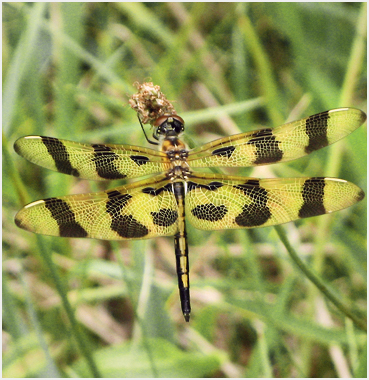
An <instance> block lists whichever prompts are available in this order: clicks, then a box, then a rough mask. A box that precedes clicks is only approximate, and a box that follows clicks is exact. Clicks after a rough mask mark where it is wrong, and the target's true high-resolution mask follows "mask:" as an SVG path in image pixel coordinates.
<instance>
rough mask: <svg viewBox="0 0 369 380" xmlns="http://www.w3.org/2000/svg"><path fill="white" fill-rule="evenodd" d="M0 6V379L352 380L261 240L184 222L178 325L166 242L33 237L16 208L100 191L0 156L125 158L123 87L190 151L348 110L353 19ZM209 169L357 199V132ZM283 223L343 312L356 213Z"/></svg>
mask: <svg viewBox="0 0 369 380" xmlns="http://www.w3.org/2000/svg"><path fill="white" fill-rule="evenodd" d="M2 6H3V45H2V46H3V163H4V164H3V223H4V228H3V326H4V327H3V376H4V377H72V376H73V377H89V376H91V375H92V376H94V377H96V376H98V374H100V375H101V376H117V377H123V376H138V377H154V376H159V377H160V376H165V377H177V376H179V377H186V376H188V377H205V376H206V377H209V376H210V377H211V376H214V377H215V376H216V377H272V376H276V377H348V376H355V377H364V376H365V375H366V369H365V368H366V367H365V364H366V350H365V347H366V336H365V335H364V333H363V332H362V331H360V330H359V329H357V327H355V325H354V324H353V323H352V322H351V321H350V320H349V319H347V318H345V317H344V316H343V315H342V314H340V313H339V312H338V311H337V310H336V309H335V308H334V307H332V305H331V304H330V303H327V302H326V301H325V298H324V296H323V295H322V294H321V293H319V292H318V291H317V290H316V289H315V288H314V287H313V286H312V285H311V284H310V283H309V282H308V281H307V280H306V278H305V277H304V276H302V275H301V274H300V272H299V270H298V269H296V268H295V267H294V266H293V264H292V263H291V261H290V260H289V258H288V256H287V255H286V253H285V249H284V248H283V246H282V244H281V242H280V241H279V239H278V237H277V234H276V233H275V232H274V230H273V228H264V229H253V230H250V231H246V232H245V231H224V232H217V233H210V232H204V231H199V230H195V229H194V228H192V227H189V231H188V235H189V241H190V266H191V290H192V291H191V295H192V309H193V310H192V316H191V322H190V323H189V324H186V323H185V322H184V321H183V317H182V315H181V312H180V306H179V300H178V290H177V283H176V275H175V271H174V265H175V260H174V255H173V247H172V245H173V243H172V240H173V239H171V238H158V239H155V240H147V241H137V242H133V243H132V242H124V243H119V244H118V243H108V242H101V241H94V240H90V241H89V240H82V239H57V238H50V237H39V238H38V239H36V238H35V236H34V235H32V234H30V233H27V232H25V231H21V230H19V229H17V227H16V226H15V225H14V222H13V218H14V215H15V213H16V211H17V210H18V209H19V208H20V207H22V206H23V205H24V204H25V203H27V202H29V201H32V200H36V199H42V198H46V197H50V196H58V195H66V194H72V193H80V192H89V191H98V190H100V189H106V188H108V187H109V188H111V187H113V186H114V185H116V182H114V183H113V184H108V185H106V184H103V185H102V184H100V183H98V184H96V183H92V182H91V183H89V182H87V181H78V180H76V179H74V178H68V177H67V176H64V175H62V174H58V173H49V172H47V171H46V170H43V169H40V168H39V167H36V166H34V165H32V164H30V163H28V162H26V161H25V160H23V159H21V158H20V157H18V156H17V155H16V154H15V152H14V151H13V148H12V145H13V143H14V141H15V140H16V139H17V138H18V137H20V136H23V135H37V134H41V135H50V136H54V137H59V138H67V139H71V140H76V141H83V142H91V143H92V142H114V143H117V144H119V143H127V144H132V145H144V146H145V145H146V144H147V143H146V141H145V139H144V136H143V134H142V131H141V130H140V127H139V125H138V123H137V119H136V115H135V113H134V112H133V111H132V110H130V108H129V106H128V103H127V100H128V97H129V96H130V95H131V94H132V93H134V92H135V87H134V86H133V83H134V82H135V81H139V82H141V83H142V82H144V81H148V80H149V81H152V82H154V83H155V84H158V85H160V86H161V89H162V91H163V92H164V93H165V94H166V96H167V98H168V99H170V100H173V101H174V102H175V107H176V109H177V112H178V113H179V114H180V115H181V116H182V117H183V118H184V120H185V121H186V127H187V130H186V136H187V139H188V142H189V144H190V145H192V144H194V145H201V144H203V143H205V142H208V141H210V140H212V139H214V138H216V137H220V136H225V135H229V134H234V133H237V132H239V131H249V130H253V129H256V128H258V127H259V126H261V125H267V126H273V125H274V126H277V125H278V124H280V123H283V122H284V121H285V120H287V119H288V120H291V119H298V118H300V117H306V116H309V115H311V114H314V113H317V112H321V111H324V110H327V109H330V108H336V107H340V106H354V107H357V108H360V109H363V110H364V111H365V110H366V89H367V85H366V61H365V57H366V51H365V49H366V4H365V3H316V2H312V3H288V2H283V3H282V2H281V3H270V2H268V3H227V2H226V3H206V2H205V3H204V2H202V3H102V2H97V3H88V2H85V3H10V2H9V3H3V4H2ZM209 108H210V111H209ZM224 172H225V173H231V174H233V173H234V174H236V173H237V174H244V175H252V176H261V177H268V176H280V177H294V176H303V175H304V176H337V177H340V178H344V179H347V180H350V181H352V182H354V183H356V184H357V185H359V186H361V187H362V188H363V189H364V190H365V187H366V128H365V127H361V128H359V130H357V131H356V132H355V133H354V134H352V135H350V136H349V137H348V138H346V139H345V140H344V141H343V142H342V143H338V144H335V145H334V146H332V147H330V148H327V149H324V150H323V151H321V152H316V153H314V154H313V155H311V156H309V157H305V158H302V159H300V160H298V161H296V162H292V163H288V164H279V165H273V166H266V167H262V168H257V169H254V170H253V169H251V168H247V169H242V170H239V171H237V172H236V171H234V170H224ZM118 184H120V183H118ZM104 185H105V187H104ZM284 228H285V230H286V233H287V236H288V239H289V241H290V243H291V244H292V245H293V246H294V247H295V249H296V250H297V251H298V253H299V255H300V256H301V257H302V258H303V259H304V261H306V263H307V264H308V265H309V266H311V267H313V268H314V270H315V271H316V272H317V273H318V274H319V275H320V276H321V277H322V278H323V279H324V281H325V282H326V284H327V285H328V286H329V287H330V288H331V289H332V290H333V292H335V293H336V294H337V295H338V296H339V297H340V298H341V299H342V300H343V302H345V303H346V304H347V305H348V307H349V308H350V309H351V310H352V311H353V312H354V313H356V314H357V315H358V316H360V317H363V316H364V313H365V311H366V284H365V281H366V214H365V201H364V202H361V203H360V204H358V205H356V206H354V207H352V208H350V209H347V210H344V211H342V212H339V213H336V214H334V215H330V216H322V217H319V218H312V219H308V220H304V221H301V222H297V223H295V224H293V223H290V224H288V225H286V226H284ZM45 253H46V255H47V256H48V257H49V258H50V259H52V260H50V262H48V260H45ZM50 263H51V264H50ZM50 265H54V267H53V269H52V271H51V272H50ZM154 272H155V275H154ZM58 279H59V280H58ZM60 280H61V281H60ZM58 281H59V282H58ZM60 292H61V293H62V294H63V295H64V297H65V296H67V299H66V298H65V299H64V298H63V297H62V302H61V301H60V294H61V293H60ZM67 301H69V304H70V305H71V306H72V308H73V310H74V312H75V316H76V320H73V318H72V320H71V317H70V314H71V310H69V311H68V309H66V306H65V305H66V304H67V305H68V302H67ZM72 315H73V313H72ZM67 316H68V317H67ZM76 342H77V344H76ZM81 345H82V347H84V348H85V349H84V350H82V351H81ZM106 346H109V347H106ZM111 358H114V359H115V360H113V361H112V360H111ZM107 359H109V360H107ZM139 363H142V366H137V364H139Z"/></svg>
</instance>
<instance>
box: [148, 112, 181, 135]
mask: <svg viewBox="0 0 369 380" xmlns="http://www.w3.org/2000/svg"><path fill="white" fill-rule="evenodd" d="M153 126H154V128H155V130H154V133H153V137H154V139H156V140H159V137H160V136H164V137H178V136H179V134H180V133H182V132H183V131H184V121H183V119H182V118H181V117H180V116H178V115H163V116H160V117H159V118H158V119H156V121H155V123H154V125H153Z"/></svg>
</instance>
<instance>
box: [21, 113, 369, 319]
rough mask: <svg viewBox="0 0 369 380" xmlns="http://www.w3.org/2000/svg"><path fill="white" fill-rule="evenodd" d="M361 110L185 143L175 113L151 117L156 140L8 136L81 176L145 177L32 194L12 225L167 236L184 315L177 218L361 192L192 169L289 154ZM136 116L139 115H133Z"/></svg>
mask: <svg viewBox="0 0 369 380" xmlns="http://www.w3.org/2000/svg"><path fill="white" fill-rule="evenodd" d="M365 120H366V115H365V113H364V112H362V111H361V110H358V109H355V108H338V109H332V110H329V111H325V112H321V113H318V114H316V115H312V116H309V117H307V118H304V119H301V120H298V121H294V122H290V123H286V124H283V125H281V126H279V127H277V128H275V129H271V128H264V129H259V130H256V131H252V132H246V133H240V134H236V135H232V136H228V137H223V138H219V139H217V140H214V141H212V142H209V143H207V144H205V145H202V146H200V147H197V148H194V149H191V150H189V149H188V148H187V147H186V145H185V144H184V142H183V141H182V139H181V137H180V136H181V135H182V133H183V132H184V129H185V127H184V121H183V119H182V118H181V117H180V116H178V115H177V114H176V113H173V114H164V115H161V116H160V117H158V118H157V119H156V120H155V122H154V123H153V139H154V140H155V141H151V140H149V139H148V138H147V137H146V138H147V140H148V141H149V142H150V143H152V144H156V145H159V146H160V149H159V150H156V149H151V148H145V147H139V146H132V145H112V144H82V143H79V142H73V141H67V140H62V139H58V138H53V137H45V136H26V137H22V138H20V139H18V140H17V141H16V142H15V144H14V148H15V151H16V152H17V153H18V154H19V155H21V156H22V157H24V158H25V159H27V160H29V161H30V162H32V163H34V164H37V165H40V166H42V167H44V168H47V169H51V170H54V171H57V172H60V173H64V174H69V175H72V176H75V177H78V178H83V179H89V180H103V181H104V180H117V179H123V178H124V179H128V178H137V177H140V176H144V175H149V174H151V175H152V176H151V177H149V178H148V179H142V180H138V181H136V182H133V183H130V184H127V185H124V186H120V187H115V188H112V189H110V190H105V191H100V192H96V193H90V194H78V195H67V196H61V197H53V198H48V199H43V200H38V201H35V202H32V203H30V204H28V205H26V206H24V207H23V208H22V209H21V210H20V211H19V212H18V213H17V215H16V217H15V223H16V225H17V226H18V227H20V228H23V229H25V230H27V231H31V232H34V233H37V234H43V235H51V236H61V237H68V238H94V239H104V240H131V239H148V238H155V237H158V236H174V247H175V258H176V270H177V277H178V287H179V295H180V302H181V308H182V313H183V316H184V319H185V321H187V322H188V321H189V320H190V313H191V305H190V290H189V289H190V281H189V259H188V243H187V232H186V222H187V221H188V222H190V223H191V224H192V225H193V226H194V227H196V228H198V229H201V230H223V229H232V228H237V229H242V228H254V227H264V226H272V225H277V224H282V223H287V222H290V221H294V220H298V219H300V218H307V217H312V216H317V215H322V214H329V213H331V212H334V211H338V210H341V209H344V208H346V207H349V206H352V205H354V204H355V203H356V202H359V201H360V200H362V199H363V198H364V192H363V190H361V189H360V188H359V187H358V186H356V185H355V184H353V183H351V182H348V181H345V180H343V179H337V178H326V177H304V178H273V179H259V178H251V177H243V176H228V175H223V174H214V173H202V172H198V171H195V170H193V169H198V168H211V167H247V166H259V165H267V164H273V163H280V162H286V161H290V160H293V159H296V158H299V157H303V156H305V155H307V154H310V153H312V152H314V151H316V150H318V149H321V148H324V147H326V146H327V145H330V144H333V143H334V142H336V141H338V140H340V139H342V138H344V137H345V136H347V135H348V134H350V133H351V132H353V131H354V130H355V129H357V128H358V127H359V126H360V125H362V124H363V123H364V122H365ZM141 126H142V124H141Z"/></svg>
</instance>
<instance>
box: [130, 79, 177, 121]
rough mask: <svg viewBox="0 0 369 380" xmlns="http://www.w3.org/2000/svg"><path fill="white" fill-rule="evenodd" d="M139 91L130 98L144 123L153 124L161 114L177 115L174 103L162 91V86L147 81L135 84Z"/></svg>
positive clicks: (132, 106) (131, 103)
mask: <svg viewBox="0 0 369 380" xmlns="http://www.w3.org/2000/svg"><path fill="white" fill-rule="evenodd" d="M133 85H134V86H136V87H137V89H138V91H137V93H136V94H134V95H132V96H131V98H130V99H129V104H130V106H131V108H133V109H134V110H135V111H136V112H137V114H138V116H139V118H140V120H141V122H142V123H143V124H151V125H152V124H153V123H154V122H155V121H156V120H157V119H158V118H159V117H160V116H163V115H165V114H170V115H176V114H177V112H176V110H175V109H174V107H173V105H172V104H171V103H170V102H169V100H168V99H167V98H166V97H165V95H164V94H163V93H162V92H161V91H160V86H154V84H153V83H151V82H147V83H143V84H140V83H138V82H135V83H134V84H133Z"/></svg>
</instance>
